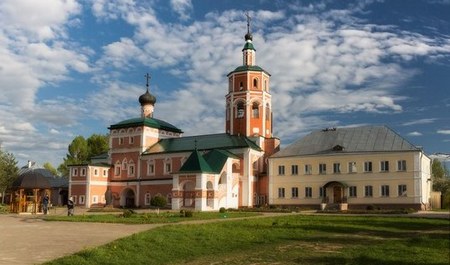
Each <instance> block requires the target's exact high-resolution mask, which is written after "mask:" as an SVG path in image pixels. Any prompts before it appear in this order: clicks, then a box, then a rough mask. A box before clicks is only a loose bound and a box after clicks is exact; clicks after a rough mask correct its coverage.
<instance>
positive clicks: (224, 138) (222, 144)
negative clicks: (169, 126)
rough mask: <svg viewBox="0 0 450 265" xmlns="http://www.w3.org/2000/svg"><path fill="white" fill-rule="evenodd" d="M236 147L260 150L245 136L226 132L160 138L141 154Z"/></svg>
mask: <svg viewBox="0 0 450 265" xmlns="http://www.w3.org/2000/svg"><path fill="white" fill-rule="evenodd" d="M238 148H251V149H254V150H257V151H261V148H260V147H259V146H258V145H257V144H256V143H255V142H253V141H252V140H250V139H249V138H247V137H245V136H238V135H230V134H227V133H220V134H207V135H198V136H188V137H180V138H169V139H161V140H159V141H158V142H157V143H156V144H154V145H152V146H151V147H149V148H148V149H147V150H146V151H145V152H144V153H143V155H146V154H155V153H177V152H190V151H193V150H195V149H198V150H213V149H222V150H231V149H238Z"/></svg>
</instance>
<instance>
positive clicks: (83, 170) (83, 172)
mask: <svg viewBox="0 0 450 265" xmlns="http://www.w3.org/2000/svg"><path fill="white" fill-rule="evenodd" d="M80 176H82V177H84V176H86V168H84V167H83V168H81V172H80Z"/></svg>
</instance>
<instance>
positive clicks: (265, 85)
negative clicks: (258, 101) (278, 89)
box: [264, 80, 269, 92]
mask: <svg viewBox="0 0 450 265" xmlns="http://www.w3.org/2000/svg"><path fill="white" fill-rule="evenodd" d="M264 90H265V91H267V92H269V88H268V87H267V80H264Z"/></svg>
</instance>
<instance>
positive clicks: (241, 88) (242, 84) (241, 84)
mask: <svg viewBox="0 0 450 265" xmlns="http://www.w3.org/2000/svg"><path fill="white" fill-rule="evenodd" d="M243 89H244V83H243V82H239V90H243Z"/></svg>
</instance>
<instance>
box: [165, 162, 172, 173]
mask: <svg viewBox="0 0 450 265" xmlns="http://www.w3.org/2000/svg"><path fill="white" fill-rule="evenodd" d="M171 172H172V162H171V161H170V160H167V161H165V162H164V174H165V175H169V174H170V173H171Z"/></svg>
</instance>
